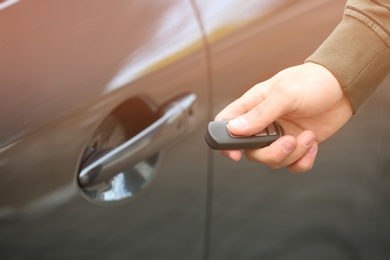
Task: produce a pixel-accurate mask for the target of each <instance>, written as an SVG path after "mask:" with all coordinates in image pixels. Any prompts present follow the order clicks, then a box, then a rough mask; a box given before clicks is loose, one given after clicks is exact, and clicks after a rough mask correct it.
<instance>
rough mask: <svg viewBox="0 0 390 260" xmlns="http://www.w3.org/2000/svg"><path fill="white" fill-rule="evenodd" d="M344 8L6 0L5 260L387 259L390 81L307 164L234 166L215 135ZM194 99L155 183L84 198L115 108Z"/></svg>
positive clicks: (1, 186) (1, 210)
mask: <svg viewBox="0 0 390 260" xmlns="http://www.w3.org/2000/svg"><path fill="white" fill-rule="evenodd" d="M343 5H344V3H343V1H337V0H334V1H325V0H323V1H309V0H306V1H287V0H286V1H262V0H257V1H246V2H245V3H242V2H241V3H238V2H237V1H206V0H196V1H166V2H164V1H161V2H160V1H159V2H155V1H154V2H153V3H151V2H149V1H115V2H110V3H107V1H93V2H89V1H88V2H87V1H85V2H61V3H58V2H57V3H54V2H52V1H40V2H32V1H3V3H0V8H3V9H1V10H0V14H1V15H0V31H1V35H5V36H6V37H2V40H1V41H0V45H1V46H2V48H1V53H2V57H3V58H2V60H1V62H0V80H1V85H0V91H1V108H2V109H1V111H0V118H1V120H0V122H1V123H0V124H1V127H0V131H1V136H0V138H1V139H0V144H1V146H0V147H1V148H0V149H1V150H0V151H1V156H0V175H1V182H0V198H1V199H0V256H1V258H11V259H53V258H55V259H69V258H76V259H107V258H110V259H388V257H389V255H390V252H389V249H388V246H387V245H388V243H387V242H388V241H389V236H390V229H389V226H388V224H387V222H388V221H387V220H388V217H389V216H388V215H389V209H388V206H387V205H388V202H389V194H388V192H387V190H388V188H387V187H388V176H387V172H388V170H389V164H388V160H389V153H388V152H386V151H389V148H390V144H389V142H388V141H387V139H388V133H389V130H390V129H389V123H388V120H387V119H386V118H387V115H388V112H389V110H390V107H389V104H390V102H389V98H388V97H389V90H388V89H389V88H386V87H381V88H380V89H379V90H378V91H377V92H376V93H375V95H374V96H373V97H372V98H371V99H370V100H369V102H368V103H367V104H366V105H365V106H364V107H363V108H362V111H360V112H359V114H358V115H356V116H354V118H353V119H352V120H351V121H350V122H349V123H348V125H347V126H346V127H345V128H344V129H343V130H342V131H340V133H338V134H337V135H336V136H334V137H332V138H331V139H330V140H328V141H327V142H326V143H324V144H322V145H321V147H320V154H319V159H318V161H317V163H316V165H315V167H314V169H313V170H312V171H311V173H308V174H302V175H293V174H291V173H287V172H286V171H285V170H270V169H268V168H267V167H265V166H261V165H258V164H254V163H251V162H248V161H245V160H244V161H242V162H240V163H233V162H230V161H228V160H227V159H226V158H223V157H222V156H220V155H219V154H217V153H214V152H211V151H210V150H209V149H208V148H207V146H206V144H205V143H204V141H203V131H204V128H205V126H206V124H207V121H208V120H209V119H210V118H212V117H213V116H214V115H215V113H216V112H218V111H219V110H220V109H221V108H223V107H224V106H225V105H226V104H228V103H229V102H231V101H232V100H234V99H235V98H237V97H238V96H239V95H240V94H242V93H243V92H244V91H245V90H246V89H248V88H249V87H250V86H252V85H254V84H256V83H257V82H260V81H261V80H264V79H266V78H268V77H270V76H272V75H273V74H274V73H276V72H277V71H279V70H280V69H283V68H285V67H287V66H292V65H295V64H299V63H301V62H302V61H304V59H305V58H306V57H307V56H308V55H310V54H311V53H312V52H313V51H314V50H315V48H316V47H317V46H318V45H319V44H320V43H321V41H323V40H324V39H325V38H326V36H327V35H328V34H329V33H330V32H331V30H332V28H333V27H334V26H335V25H336V24H337V23H338V22H339V20H340V19H341V16H342V9H343ZM384 85H389V82H388V81H386V82H384ZM185 93H195V94H196V95H197V104H196V106H195V108H194V118H195V122H196V123H195V125H196V126H194V127H193V129H192V131H191V132H190V133H189V134H188V135H187V136H186V137H185V138H182V139H180V140H178V142H176V144H172V145H171V146H170V147H166V148H165V147H164V148H165V149H164V148H162V151H161V153H160V156H159V163H158V165H157V166H156V168H157V171H156V176H155V178H154V179H153V180H152V182H151V184H150V185H149V186H148V187H146V188H145V189H144V190H143V191H142V192H140V193H139V194H137V195H136V196H134V198H131V199H129V200H126V201H124V202H123V203H119V204H118V203H113V204H112V205H111V206H110V203H108V204H107V205H106V206H101V204H99V203H94V201H93V200H91V199H90V198H87V197H85V195H84V193H83V190H82V189H80V188H79V185H78V183H77V175H78V172H79V167H80V162H81V161H82V156H83V153H84V150H85V148H86V145H87V143H88V142H89V140H90V138H91V136H92V135H93V133H94V132H95V131H96V129H97V128H98V127H99V125H100V123H101V122H102V121H103V120H104V118H106V116H107V115H109V114H110V112H111V111H112V110H113V109H115V108H116V107H117V106H118V105H120V104H121V103H122V102H124V101H126V100H132V98H135V97H147V98H148V100H151V102H153V106H155V107H159V106H160V105H162V104H164V103H165V102H167V101H169V100H171V99H172V98H174V97H176V96H178V95H182V94H185ZM131 108H132V109H131V110H132V111H129V115H133V114H137V113H138V111H140V110H141V108H140V107H136V106H134V107H131ZM134 111H136V112H134ZM140 112H141V113H142V111H140ZM131 118H132V117H131ZM133 123H134V125H137V124H139V122H138V121H135V122H133ZM367 136H370V138H367Z"/></svg>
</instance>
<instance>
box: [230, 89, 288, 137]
mask: <svg viewBox="0 0 390 260" xmlns="http://www.w3.org/2000/svg"><path fill="white" fill-rule="evenodd" d="M289 107H290V105H289V99H286V98H284V97H283V94H280V93H272V94H270V95H269V96H268V97H267V98H266V99H264V100H263V101H262V102H261V103H259V104H258V105H256V106H255V107H254V108H252V109H251V110H249V111H248V112H247V113H245V114H243V115H241V116H239V117H237V118H234V119H232V120H230V121H229V124H228V126H229V130H230V131H231V132H232V133H233V134H236V135H244V136H246V135H253V134H256V133H259V132H260V131H262V130H263V129H265V128H266V127H267V126H268V125H270V124H271V123H272V122H274V121H275V120H276V119H278V118H279V117H280V116H282V115H284V114H286V113H287V112H288V111H289Z"/></svg>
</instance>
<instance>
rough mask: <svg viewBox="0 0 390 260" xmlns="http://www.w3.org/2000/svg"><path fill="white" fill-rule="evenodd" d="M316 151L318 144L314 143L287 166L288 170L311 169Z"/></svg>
mask: <svg viewBox="0 0 390 260" xmlns="http://www.w3.org/2000/svg"><path fill="white" fill-rule="evenodd" d="M317 152H318V144H317V143H314V144H313V145H312V146H311V147H310V148H309V150H308V151H307V153H306V154H305V155H304V156H303V157H302V158H301V159H299V160H298V161H296V162H295V163H293V164H291V165H289V166H288V167H287V168H288V170H289V171H290V172H294V173H299V172H306V171H309V170H311V169H312V168H313V165H314V161H315V159H316V156H317Z"/></svg>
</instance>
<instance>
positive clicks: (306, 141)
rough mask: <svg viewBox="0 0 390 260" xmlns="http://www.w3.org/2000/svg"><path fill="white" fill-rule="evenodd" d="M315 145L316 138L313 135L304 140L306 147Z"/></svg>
mask: <svg viewBox="0 0 390 260" xmlns="http://www.w3.org/2000/svg"><path fill="white" fill-rule="evenodd" d="M313 143H314V137H313V136H312V135H306V136H305V138H304V139H303V145H305V146H306V147H309V146H311V145H312V144H313Z"/></svg>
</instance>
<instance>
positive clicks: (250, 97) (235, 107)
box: [215, 81, 269, 120]
mask: <svg viewBox="0 0 390 260" xmlns="http://www.w3.org/2000/svg"><path fill="white" fill-rule="evenodd" d="M268 86H269V83H268V81H265V82H262V83H259V84H257V85H255V86H254V87H253V88H251V89H249V90H248V91H247V92H246V93H245V94H244V95H242V96H241V97H240V98H238V99H236V100H235V101H233V102H232V103H230V104H229V105H227V106H226V107H225V108H224V109H223V110H222V111H221V112H219V113H218V115H217V116H216V117H215V120H230V119H233V118H236V117H238V116H240V115H243V114H245V113H247V112H248V111H250V110H251V109H253V108H254V107H255V106H257V105H258V104H259V103H261V102H262V101H263V100H264V99H265V98H266V97H267V96H268V93H267V92H268V91H269V90H268V88H269V87H268Z"/></svg>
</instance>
